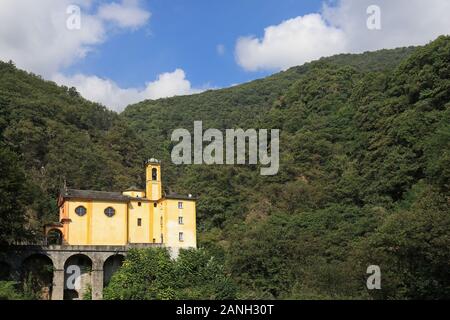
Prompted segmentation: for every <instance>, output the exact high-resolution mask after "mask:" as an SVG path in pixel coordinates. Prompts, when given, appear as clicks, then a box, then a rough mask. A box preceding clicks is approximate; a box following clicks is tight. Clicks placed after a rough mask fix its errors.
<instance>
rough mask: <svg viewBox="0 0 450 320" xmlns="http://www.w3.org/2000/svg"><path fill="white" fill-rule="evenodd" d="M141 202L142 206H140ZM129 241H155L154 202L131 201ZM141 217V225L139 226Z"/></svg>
mask: <svg viewBox="0 0 450 320" xmlns="http://www.w3.org/2000/svg"><path fill="white" fill-rule="evenodd" d="M139 203H140V204H141V206H139ZM128 209H129V213H128V221H129V222H128V226H129V233H128V241H129V242H130V243H149V242H152V241H153V239H152V238H153V230H152V229H151V226H152V213H153V203H152V202H149V201H139V200H136V201H135V200H133V201H130V203H129V205H128ZM138 219H141V226H138Z"/></svg>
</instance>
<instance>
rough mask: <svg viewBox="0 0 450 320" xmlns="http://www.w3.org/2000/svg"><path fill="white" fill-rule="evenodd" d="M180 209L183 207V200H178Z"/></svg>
mask: <svg viewBox="0 0 450 320" xmlns="http://www.w3.org/2000/svg"><path fill="white" fill-rule="evenodd" d="M178 209H183V202H181V201H180V202H178Z"/></svg>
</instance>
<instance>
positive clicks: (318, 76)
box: [0, 36, 450, 299]
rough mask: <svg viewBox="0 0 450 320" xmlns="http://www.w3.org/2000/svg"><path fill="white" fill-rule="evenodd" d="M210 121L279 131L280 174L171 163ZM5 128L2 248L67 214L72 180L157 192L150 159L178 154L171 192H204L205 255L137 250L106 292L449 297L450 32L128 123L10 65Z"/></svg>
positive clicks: (135, 115) (159, 103)
mask: <svg viewBox="0 0 450 320" xmlns="http://www.w3.org/2000/svg"><path fill="white" fill-rule="evenodd" d="M195 120H201V121H203V127H204V128H218V129H221V130H225V129H228V128H243V129H248V128H265V129H272V128H273V129H280V130H281V138H280V170H279V173H278V174H277V175H275V176H261V175H260V171H259V168H258V166H256V165H252V166H250V165H240V166H227V165H209V166H208V165H191V166H183V165H180V166H175V165H173V164H171V161H170V153H171V149H172V147H173V146H174V142H171V141H170V136H171V133H172V131H173V130H174V129H176V128H180V127H181V128H187V129H191V128H192V126H193V122H194V121H195ZM0 135H1V141H0V162H1V167H0V170H1V173H0V242H3V243H14V242H17V241H22V240H33V239H34V240H36V239H38V238H39V237H40V230H41V226H42V225H43V224H44V223H47V222H50V221H54V220H55V219H57V208H56V196H57V194H58V191H59V188H60V187H61V186H62V185H63V183H66V184H67V185H69V186H71V187H75V188H82V189H98V190H114V191H119V190H122V189H125V188H127V187H129V186H130V185H133V184H136V185H141V186H142V185H143V178H144V177H143V170H142V161H143V160H144V159H146V158H149V157H156V158H159V159H162V160H163V171H164V179H165V180H164V186H165V188H166V189H167V190H169V188H170V190H171V191H176V192H179V193H194V194H195V195H197V196H199V201H198V208H197V220H198V221H197V223H198V237H199V239H198V240H199V247H201V248H203V249H202V250H199V251H198V252H195V251H194V252H191V251H188V252H185V253H183V255H182V258H181V259H180V261H177V262H170V259H168V258H167V254H166V253H165V252H164V251H163V250H162V251H154V252H153V251H145V252H140V253H139V252H136V253H133V254H132V255H130V258H129V259H128V260H127V261H126V263H125V265H124V266H123V267H122V269H121V270H120V271H119V272H118V273H117V274H116V275H115V276H114V277H113V280H112V281H111V283H110V285H109V287H108V288H107V289H106V292H105V297H106V298H110V299H155V298H158V299H163V298H250V299H253V298H254V299H439V298H449V297H450V197H449V183H450V182H449V178H450V37H444V36H442V37H440V38H438V39H437V40H435V41H434V42H432V43H430V44H428V45H426V46H424V47H416V48H401V49H395V50H381V51H377V52H368V53H364V54H359V55H348V54H347V55H338V56H334V57H330V58H323V59H320V60H318V61H315V62H312V63H308V64H305V65H303V66H299V67H294V68H291V69H289V70H287V71H284V72H281V73H278V74H275V75H273V76H270V77H267V78H265V79H261V80H257V81H253V82H250V83H247V84H242V85H238V86H235V87H231V88H227V89H221V90H213V91H207V92H204V93H201V94H196V95H191V96H180V97H174V98H167V99H160V100H148V101H143V102H141V103H138V104H136V105H131V106H128V107H127V108H126V110H125V111H124V112H123V113H121V114H116V113H113V112H111V111H108V110H107V109H106V108H105V107H103V106H101V105H99V104H95V103H92V102H89V101H86V100H85V99H83V98H82V97H81V96H80V95H79V94H78V93H77V91H76V90H75V89H74V88H67V87H58V86H57V85H56V84H54V83H52V82H48V81H43V80H42V79H41V78H40V77H39V76H36V75H33V74H29V73H26V72H24V71H21V70H18V69H17V68H16V67H15V66H14V64H13V63H12V62H9V63H1V62H0ZM152 261H159V263H157V266H159V267H158V268H150V267H149V264H150V265H151V263H152ZM212 261H213V262H214V263H212ZM369 265H379V266H380V268H381V272H382V289H381V290H367V288H366V279H367V276H368V275H367V273H366V269H367V267H368V266H369ZM144 267H145V269H143V268H144ZM136 270H139V272H137V271H136ZM140 270H148V271H147V272H148V273H151V274H149V275H148V276H147V277H145V275H144V279H142V277H143V275H142V273H141V272H140ZM155 270H156V271H155ZM157 270H161V272H160V273H158V272H159V271H157ZM180 270H184V271H183V272H182V274H187V275H188V276H186V278H184V277H181V276H180V272H181V271H180ZM186 270H187V271H186ZM152 273H155V274H152ZM149 279H153V280H152V281H153V282H152V281H150V282H148V281H149ZM165 279H166V280H167V281H166V280H165ZM205 279H206V280H205ZM145 281H147V282H145ZM143 284H146V285H143ZM151 285H154V286H155V288H158V291H157V292H156V291H148V290H149V289H148V288H150V287H151ZM2 286H3V287H5V288H7V290H12V291H14V290H13V289H11V287H10V286H9V285H7V284H3V285H2ZM2 286H0V287H2ZM173 288H178V289H179V290H176V291H174V290H173ZM5 290H6V289H5ZM0 291H1V290H0Z"/></svg>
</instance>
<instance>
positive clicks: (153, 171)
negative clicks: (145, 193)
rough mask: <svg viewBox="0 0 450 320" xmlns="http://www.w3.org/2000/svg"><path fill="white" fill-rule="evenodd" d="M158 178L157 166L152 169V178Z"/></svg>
mask: <svg viewBox="0 0 450 320" xmlns="http://www.w3.org/2000/svg"><path fill="white" fill-rule="evenodd" d="M157 179H158V170H157V169H156V168H153V169H152V180H157Z"/></svg>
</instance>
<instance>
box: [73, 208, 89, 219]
mask: <svg viewBox="0 0 450 320" xmlns="http://www.w3.org/2000/svg"><path fill="white" fill-rule="evenodd" d="M86 212H87V210H86V208H85V207H83V206H79V207H77V208H76V209H75V213H76V214H77V215H79V216H80V217H82V216H84V215H85V214H86Z"/></svg>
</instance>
